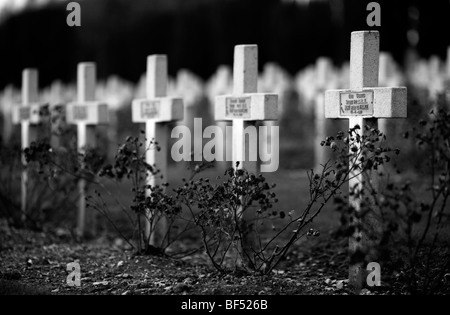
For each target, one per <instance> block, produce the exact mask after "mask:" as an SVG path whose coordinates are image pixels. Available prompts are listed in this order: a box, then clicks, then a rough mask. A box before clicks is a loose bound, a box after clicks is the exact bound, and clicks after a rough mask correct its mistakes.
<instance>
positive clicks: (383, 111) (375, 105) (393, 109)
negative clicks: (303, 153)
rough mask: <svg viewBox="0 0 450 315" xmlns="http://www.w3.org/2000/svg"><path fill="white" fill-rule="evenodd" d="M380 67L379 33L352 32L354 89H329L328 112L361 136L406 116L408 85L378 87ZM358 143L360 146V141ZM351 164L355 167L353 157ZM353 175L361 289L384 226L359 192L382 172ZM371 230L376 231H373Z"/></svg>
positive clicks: (355, 267)
mask: <svg viewBox="0 0 450 315" xmlns="http://www.w3.org/2000/svg"><path fill="white" fill-rule="evenodd" d="M378 70H379V33H378V32H377V31H362V32H352V36H351V53H350V89H349V90H328V91H326V93H325V116H326V117H327V118H334V119H348V120H349V126H350V129H352V128H354V127H355V126H357V125H358V126H359V127H360V129H358V130H357V132H358V133H359V135H360V136H363V135H364V133H365V132H366V130H367V129H371V128H375V129H377V121H378V119H379V118H406V88H404V87H378ZM366 127H368V128H366ZM357 146H358V150H359V149H360V145H359V144H357ZM350 168H352V162H351V161H350ZM350 178H351V179H350V181H349V190H350V196H349V203H350V205H351V206H352V208H353V209H354V211H355V212H354V215H353V224H354V227H355V229H354V233H353V235H351V237H350V240H349V251H350V268H349V282H350V285H351V286H352V287H354V288H355V289H356V290H358V291H359V290H360V289H361V288H362V287H363V285H364V281H365V277H364V270H365V268H366V265H365V264H366V263H367V259H369V260H370V259H372V257H370V253H371V251H370V249H371V246H372V245H373V244H375V243H376V241H377V240H376V238H377V237H379V235H377V232H379V230H380V228H381V227H380V226H379V222H378V221H377V220H376V218H375V217H376V215H374V213H371V214H370V215H368V216H362V215H361V210H362V209H361V203H362V200H361V199H360V198H359V195H360V194H359V193H358V192H361V191H368V190H369V189H370V188H369V187H371V188H372V189H375V190H377V187H378V176H377V173H376V172H375V171H369V172H367V174H362V173H360V171H358V170H354V171H353V173H352V174H350ZM352 192H353V193H352ZM368 202H369V203H370V208H371V209H372V210H373V211H372V212H375V210H376V207H375V204H374V200H373V199H370V198H369V200H368ZM368 230H370V231H373V232H374V233H371V234H370V235H369V233H368ZM362 257H363V258H362Z"/></svg>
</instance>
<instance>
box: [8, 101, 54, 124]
mask: <svg viewBox="0 0 450 315" xmlns="http://www.w3.org/2000/svg"><path fill="white" fill-rule="evenodd" d="M11 115H12V122H13V124H19V123H21V122H22V121H29V122H30V123H32V124H39V123H42V122H45V121H46V120H47V119H48V118H49V117H50V109H49V104H48V103H31V104H29V105H17V106H13V109H12V113H11Z"/></svg>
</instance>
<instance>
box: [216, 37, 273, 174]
mask: <svg viewBox="0 0 450 315" xmlns="http://www.w3.org/2000/svg"><path fill="white" fill-rule="evenodd" d="M257 85H258V46H257V45H239V46H236V47H235V48H234V68H233V94H232V95H221V96H217V97H216V105H215V119H216V120H218V121H220V120H222V121H227V120H228V121H232V122H233V167H234V168H235V167H236V162H239V168H244V169H246V170H247V171H248V172H250V173H255V174H257V173H259V171H260V169H259V162H258V160H259V159H258V152H254V151H253V150H251V149H250V148H251V147H252V146H251V145H250V144H251V142H253V141H256V144H257V143H258V139H251V136H249V137H248V140H247V138H246V137H245V132H244V130H245V129H246V128H247V127H248V126H255V125H256V122H257V121H268V120H277V119H278V95H277V94H268V93H257V90H258V87H257ZM256 147H257V146H256Z"/></svg>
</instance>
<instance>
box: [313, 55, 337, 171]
mask: <svg viewBox="0 0 450 315" xmlns="http://www.w3.org/2000/svg"><path fill="white" fill-rule="evenodd" d="M332 67H333V64H332V62H331V60H330V59H329V58H325V57H321V58H319V59H317V62H316V70H315V71H316V82H315V83H316V91H317V92H316V93H317V95H316V99H315V104H314V105H315V106H314V125H315V137H314V138H315V141H314V166H315V170H316V172H320V171H321V165H325V163H326V162H328V160H329V159H330V153H329V150H326V149H325V150H324V147H323V146H321V145H320V143H321V142H322V141H323V140H325V138H326V137H327V130H328V127H327V125H328V124H327V121H326V119H325V109H324V106H325V105H324V91H325V90H326V89H327V88H328V87H331V82H330V81H331V80H332V78H331V75H332V71H333V69H332Z"/></svg>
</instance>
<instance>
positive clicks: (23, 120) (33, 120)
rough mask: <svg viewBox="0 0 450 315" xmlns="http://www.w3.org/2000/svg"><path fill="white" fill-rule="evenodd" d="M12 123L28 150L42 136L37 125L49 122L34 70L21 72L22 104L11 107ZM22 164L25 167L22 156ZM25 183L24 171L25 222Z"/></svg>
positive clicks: (23, 206) (23, 202)
mask: <svg viewBox="0 0 450 315" xmlns="http://www.w3.org/2000/svg"><path fill="white" fill-rule="evenodd" d="M12 121H13V124H20V125H21V135H22V136H21V137H22V139H21V140H22V150H23V149H25V148H28V147H29V146H30V144H31V142H33V141H36V140H39V138H40V137H41V136H42V135H40V134H39V129H38V125H39V124H47V123H48V121H49V108H48V104H47V103H41V102H39V92H38V71H37V70H36V69H24V70H23V72H22V104H21V105H19V106H14V107H13V111H12ZM22 163H23V165H24V166H26V161H25V158H24V156H23V157H22ZM27 183H28V172H27V170H26V169H24V170H23V171H22V183H21V194H22V195H21V210H22V220H25V218H26V211H27Z"/></svg>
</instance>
